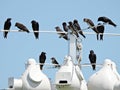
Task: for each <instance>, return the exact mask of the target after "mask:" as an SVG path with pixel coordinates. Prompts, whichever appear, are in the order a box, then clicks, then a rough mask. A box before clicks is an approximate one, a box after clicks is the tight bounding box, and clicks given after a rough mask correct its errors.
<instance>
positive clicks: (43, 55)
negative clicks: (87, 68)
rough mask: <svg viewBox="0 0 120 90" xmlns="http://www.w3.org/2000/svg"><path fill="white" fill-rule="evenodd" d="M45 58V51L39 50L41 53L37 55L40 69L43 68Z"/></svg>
mask: <svg viewBox="0 0 120 90" xmlns="http://www.w3.org/2000/svg"><path fill="white" fill-rule="evenodd" d="M45 60H46V53H45V52H41V54H40V56H39V63H40V70H42V69H43V65H44V63H45Z"/></svg>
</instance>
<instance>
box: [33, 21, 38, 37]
mask: <svg viewBox="0 0 120 90" xmlns="http://www.w3.org/2000/svg"><path fill="white" fill-rule="evenodd" d="M31 24H32V29H33V31H34V35H35V38H36V39H38V38H39V32H38V31H39V23H38V22H36V21H35V20H32V21H31Z"/></svg>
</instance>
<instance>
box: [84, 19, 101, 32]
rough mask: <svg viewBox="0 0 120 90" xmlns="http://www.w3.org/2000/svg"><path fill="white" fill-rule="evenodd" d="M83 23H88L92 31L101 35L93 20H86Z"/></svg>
mask: <svg viewBox="0 0 120 90" xmlns="http://www.w3.org/2000/svg"><path fill="white" fill-rule="evenodd" d="M83 21H84V22H86V23H87V24H88V25H89V27H90V28H92V30H93V31H94V32H96V33H99V32H98V31H97V29H96V27H95V25H94V23H93V21H92V20H90V19H88V18H84V19H83Z"/></svg>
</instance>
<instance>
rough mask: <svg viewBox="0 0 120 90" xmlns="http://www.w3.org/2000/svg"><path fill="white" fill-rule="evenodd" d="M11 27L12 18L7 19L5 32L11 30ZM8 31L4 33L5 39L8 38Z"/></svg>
mask: <svg viewBox="0 0 120 90" xmlns="http://www.w3.org/2000/svg"><path fill="white" fill-rule="evenodd" d="M10 27H11V18H7V20H6V21H5V23H4V30H9V29H10ZM7 34H8V31H4V33H3V36H4V38H7Z"/></svg>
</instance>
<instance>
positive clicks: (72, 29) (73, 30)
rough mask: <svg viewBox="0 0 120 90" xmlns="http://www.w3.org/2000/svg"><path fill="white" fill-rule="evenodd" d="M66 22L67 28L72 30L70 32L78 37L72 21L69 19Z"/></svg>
mask: <svg viewBox="0 0 120 90" xmlns="http://www.w3.org/2000/svg"><path fill="white" fill-rule="evenodd" d="M68 24H69V25H68V28H69V29H70V30H71V31H72V33H73V34H75V35H76V36H77V37H79V34H78V32H77V30H76V29H75V27H74V25H73V22H71V21H69V22H68Z"/></svg>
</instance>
